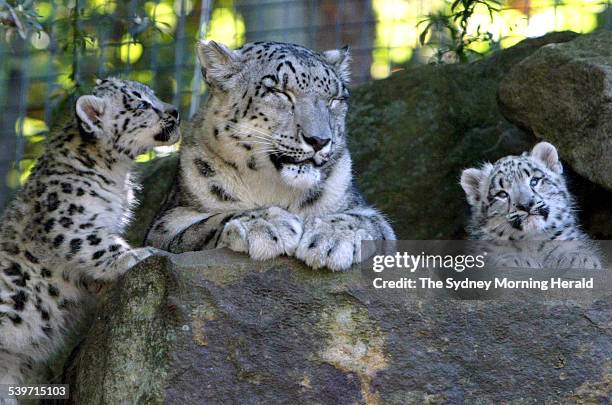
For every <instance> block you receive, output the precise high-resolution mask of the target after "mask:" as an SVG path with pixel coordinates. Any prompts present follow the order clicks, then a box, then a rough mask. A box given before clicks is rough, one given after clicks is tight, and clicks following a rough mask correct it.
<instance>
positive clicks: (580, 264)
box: [545, 252, 602, 269]
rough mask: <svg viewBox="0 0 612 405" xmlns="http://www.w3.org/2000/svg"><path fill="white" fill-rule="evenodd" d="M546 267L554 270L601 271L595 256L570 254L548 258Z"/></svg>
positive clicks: (597, 258)
mask: <svg viewBox="0 0 612 405" xmlns="http://www.w3.org/2000/svg"><path fill="white" fill-rule="evenodd" d="M545 264H546V266H548V267H552V268H554V269H601V268H602V265H601V261H600V260H599V257H598V255H597V254H594V253H592V254H583V253H580V252H572V253H565V254H560V255H558V256H554V257H550V258H548V260H546V263H545Z"/></svg>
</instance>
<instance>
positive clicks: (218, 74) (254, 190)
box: [147, 41, 395, 270]
mask: <svg viewBox="0 0 612 405" xmlns="http://www.w3.org/2000/svg"><path fill="white" fill-rule="evenodd" d="M197 54H198V57H199V60H200V64H201V66H202V72H203V75H204V78H205V80H206V83H207V84H208V87H209V90H210V96H209V99H208V102H207V105H206V106H205V108H204V109H202V110H201V111H200V112H199V113H198V115H197V116H196V117H195V118H194V119H193V120H192V122H191V124H190V127H189V128H188V130H187V131H186V136H185V140H184V143H183V145H182V146H181V152H180V174H179V178H178V181H177V187H176V189H175V191H174V192H173V194H172V195H171V197H170V198H169V200H168V202H167V204H166V207H165V208H164V209H163V210H162V212H161V213H160V215H158V217H157V219H156V220H155V221H154V223H153V225H152V227H151V229H150V230H149V234H148V238H147V239H148V244H150V245H152V246H155V247H158V248H161V249H167V250H170V251H172V252H183V251H189V250H201V249H204V248H213V247H228V248H230V249H232V250H235V251H238V252H248V253H249V255H250V256H251V257H252V258H254V259H269V258H272V257H275V256H279V255H283V254H284V255H295V256H296V257H298V258H299V259H301V260H303V261H305V262H306V263H307V264H308V265H310V266H312V267H314V268H319V267H327V268H329V269H332V270H344V269H347V268H349V267H350V266H351V265H353V264H354V263H357V262H359V261H360V260H363V259H365V258H366V257H367V256H369V255H370V254H371V253H372V252H362V251H361V241H363V240H383V239H394V238H395V236H394V233H393V230H392V229H391V227H390V226H389V223H388V222H387V221H386V219H385V218H384V217H383V216H382V215H381V214H380V213H379V212H378V211H376V210H375V209H374V208H372V207H371V206H368V205H367V204H366V203H365V201H364V199H363V198H362V196H361V195H360V194H359V193H358V192H357V191H356V189H355V187H354V185H353V176H352V174H351V157H350V154H349V151H348V149H347V146H346V133H345V118H346V113H347V109H348V99H349V90H348V88H347V83H348V81H349V59H350V57H349V52H348V49H340V50H331V51H327V52H323V53H315V52H313V51H311V50H309V49H306V48H304V47H301V46H298V45H291V44H285V43H275V42H255V43H250V44H246V45H244V46H243V47H242V48H240V49H237V50H229V49H228V48H227V47H225V46H224V45H221V44H217V43H215V42H214V41H203V42H200V43H199V44H198V46H197Z"/></svg>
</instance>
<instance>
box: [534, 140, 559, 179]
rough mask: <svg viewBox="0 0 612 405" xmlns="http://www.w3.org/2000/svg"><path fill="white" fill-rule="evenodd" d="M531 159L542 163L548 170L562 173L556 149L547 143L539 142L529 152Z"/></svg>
mask: <svg viewBox="0 0 612 405" xmlns="http://www.w3.org/2000/svg"><path fill="white" fill-rule="evenodd" d="M531 157H532V158H534V159H537V160H539V161H540V162H542V163H544V166H546V167H547V168H548V169H550V170H552V171H553V172H555V173H558V174H561V173H563V165H562V164H561V162H560V161H559V154H558V153H557V148H555V147H554V146H553V145H552V144H550V143H548V142H540V143H538V144H537V145H536V146H534V147H533V149H532V150H531Z"/></svg>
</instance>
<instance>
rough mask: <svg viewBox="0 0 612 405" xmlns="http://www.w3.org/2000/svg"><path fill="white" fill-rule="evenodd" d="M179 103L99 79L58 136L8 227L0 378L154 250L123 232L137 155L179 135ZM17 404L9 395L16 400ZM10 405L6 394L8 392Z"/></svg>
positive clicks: (1, 251) (16, 372)
mask: <svg viewBox="0 0 612 405" xmlns="http://www.w3.org/2000/svg"><path fill="white" fill-rule="evenodd" d="M178 124H179V118H178V113H177V110H176V108H174V107H173V106H171V105H169V104H165V103H162V102H161V101H159V100H158V99H157V98H156V97H155V95H154V94H153V92H152V91H151V90H150V89H149V88H148V87H146V86H145V85H142V84H140V83H136V82H131V81H125V80H119V79H114V78H111V79H107V80H101V81H98V83H97V86H96V87H95V89H94V90H93V94H92V95H83V96H81V97H79V98H78V100H77V102H76V108H75V116H74V117H73V118H72V119H71V121H70V122H69V124H68V125H67V126H65V127H64V128H63V130H61V131H59V132H58V133H55V131H54V132H53V133H52V134H51V136H50V138H49V141H48V144H47V146H46V149H45V151H44V154H43V155H42V157H41V158H40V159H39V160H38V162H37V164H36V166H35V168H34V170H33V171H32V173H31V175H30V177H29V179H28V181H27V183H26V185H25V186H24V187H23V190H21V192H20V193H19V194H18V195H17V197H16V198H15V200H14V201H13V202H12V203H11V204H10V206H9V207H8V208H7V209H6V211H5V213H4V215H3V218H2V228H1V231H0V384H19V383H22V382H23V381H24V376H25V375H26V374H27V372H28V370H29V369H30V367H31V366H32V363H33V362H36V361H40V360H44V359H45V358H46V357H47V355H48V354H49V353H50V352H52V351H54V350H55V349H56V348H57V347H58V346H59V345H61V343H62V338H63V335H64V331H65V329H66V328H67V327H68V324H69V322H70V320H71V319H72V318H73V317H74V315H75V310H76V309H77V307H79V306H80V301H81V299H83V298H86V297H87V291H86V290H85V289H84V286H83V285H82V282H83V281H84V282H91V281H99V282H110V281H113V280H115V279H116V278H117V277H118V276H120V275H121V274H123V273H124V272H125V271H126V270H128V269H129V268H130V267H132V266H133V265H134V264H136V263H137V262H138V261H140V260H142V259H144V258H145V257H147V256H149V255H150V254H151V252H153V251H155V249H152V248H140V249H132V248H130V246H129V245H128V244H127V243H126V241H125V240H124V239H123V238H121V236H120V234H121V232H122V230H123V228H124V227H125V226H126V224H127V222H128V219H129V217H130V206H131V204H132V200H133V197H132V194H133V193H132V192H133V188H134V184H133V183H132V181H131V179H130V169H131V167H132V166H133V162H134V158H135V157H136V156H137V155H138V154H140V153H143V152H145V151H148V150H150V149H152V148H153V147H154V146H158V145H169V144H173V143H175V142H176V141H177V140H178V138H179V130H178ZM8 401H9V403H10V401H11V400H8ZM0 403H2V399H0Z"/></svg>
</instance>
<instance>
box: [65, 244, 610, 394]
mask: <svg viewBox="0 0 612 405" xmlns="http://www.w3.org/2000/svg"><path fill="white" fill-rule="evenodd" d="M370 272H371V271H370ZM411 294H412V293H410V292H404V291H402V292H401V293H392V292H388V291H384V292H381V291H380V290H375V289H374V288H372V287H371V286H370V282H369V281H368V277H367V274H366V270H364V271H363V272H362V271H360V270H359V269H356V270H354V271H352V272H349V273H343V274H338V273H335V274H334V273H330V272H326V271H314V270H311V269H308V268H305V267H304V266H303V265H302V264H300V263H298V262H296V261H293V260H291V259H278V260H274V261H268V262H253V261H251V260H249V259H248V258H247V257H246V256H244V255H240V254H235V253H231V252H227V251H223V250H216V251H207V252H197V253H186V254H182V255H177V256H172V257H171V258H165V257H154V258H150V259H149V260H147V261H146V262H144V263H141V264H140V265H139V266H137V267H135V268H134V269H132V271H130V272H129V273H128V274H127V276H126V277H124V278H123V279H122V280H121V281H120V283H119V284H118V285H117V287H116V288H115V289H114V290H112V291H111V292H110V294H109V295H108V296H107V297H106V299H105V300H104V302H103V303H102V305H101V307H100V310H99V313H98V316H97V320H96V323H95V325H94V327H93V329H92V331H91V333H90V336H91V338H90V339H88V340H87V341H86V342H85V343H84V344H83V346H82V347H81V350H80V351H79V352H78V354H77V355H76V356H75V359H74V362H73V363H72V366H71V367H70V368H69V369H68V371H67V374H66V380H67V382H69V383H70V384H71V387H72V392H71V400H72V403H74V404H102V403H107V404H119V403H147V404H149V403H162V402H165V403H171V404H176V403H184V404H195V403H252V404H256V403H321V404H354V403H368V404H377V403H390V404H399V403H462V402H468V403H503V402H511V403H577V402H583V403H604V402H606V401H609V400H610V399H612V398H611V397H610V389H611V380H610V378H611V376H612V369H611V368H612V364H611V363H610V360H609V354H610V353H611V351H612V339H611V336H610V323H609V314H610V311H611V310H612V306H611V305H612V304H611V302H612V301H610V300H604V301H596V302H594V303H592V304H583V305H578V304H576V303H572V302H559V303H557V304H555V303H551V302H549V303H546V304H544V303H540V302H530V303H529V305H517V301H508V302H503V301H502V302H500V301H487V302H475V301H452V300H444V299H442V300H419V299H416V298H417V297H416V296H414V295H411ZM605 319H608V322H607V323H606V322H604V321H602V320H605Z"/></svg>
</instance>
